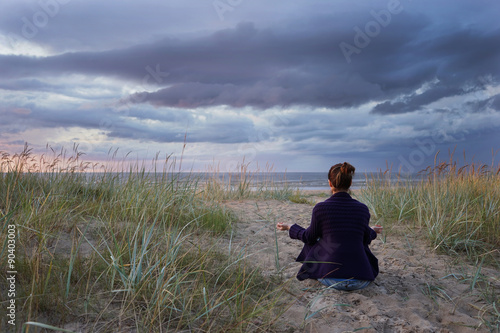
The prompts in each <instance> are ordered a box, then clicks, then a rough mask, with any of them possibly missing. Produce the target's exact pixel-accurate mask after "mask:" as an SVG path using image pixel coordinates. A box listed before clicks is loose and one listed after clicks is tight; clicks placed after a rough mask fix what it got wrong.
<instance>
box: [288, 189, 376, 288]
mask: <svg viewBox="0 0 500 333" xmlns="http://www.w3.org/2000/svg"><path fill="white" fill-rule="evenodd" d="M369 221H370V213H369V211H368V207H366V205H365V204H363V203H361V202H359V201H357V200H355V199H353V198H351V196H350V195H349V194H348V193H347V192H337V193H335V194H334V195H332V196H331V197H330V198H328V199H327V200H325V201H323V202H320V203H318V204H317V205H316V206H314V209H313V212H312V218H311V225H310V226H309V227H308V228H307V229H304V228H302V227H301V226H299V225H297V224H294V225H292V226H291V227H290V237H291V238H293V239H300V240H301V241H302V242H304V247H303V249H302V251H301V252H300V254H299V256H298V257H297V261H299V262H302V263H303V265H302V267H301V268H300V270H299V273H298V274H297V279H299V280H305V279H320V278H340V279H359V280H369V281H373V280H374V279H375V277H376V276H377V275H378V272H379V269H378V260H377V258H376V257H375V256H374V255H373V254H372V252H371V251H370V249H369V248H368V245H369V244H370V243H371V241H372V239H375V238H376V237H377V234H376V233H375V231H374V230H373V229H372V228H370V227H369V226H368V223H369Z"/></svg>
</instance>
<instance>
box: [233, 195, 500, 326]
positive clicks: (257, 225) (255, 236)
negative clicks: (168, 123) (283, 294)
mask: <svg viewBox="0 0 500 333" xmlns="http://www.w3.org/2000/svg"><path fill="white" fill-rule="evenodd" d="M324 199H325V198H324V197H313V198H312V200H313V201H316V202H319V201H323V200H324ZM224 204H225V206H226V207H228V208H229V209H231V210H232V211H233V212H234V213H235V214H236V215H237V216H238V218H239V221H240V222H239V223H238V224H237V227H236V234H235V235H234V236H233V239H232V244H233V245H234V246H239V247H241V248H243V246H244V247H245V251H247V253H248V254H252V253H256V254H255V255H254V256H251V258H252V259H251V260H253V261H254V262H255V264H256V265H258V266H259V267H261V268H262V270H263V271H264V274H267V275H273V274H274V275H276V274H278V275H280V274H281V276H282V277H283V278H284V279H285V280H286V281H287V282H288V290H289V294H290V299H289V302H290V303H289V304H292V305H291V306H290V307H289V308H288V310H287V311H286V312H285V313H284V314H283V316H282V318H281V319H282V322H281V323H280V326H279V327H280V330H281V331H283V332H352V331H361V332H415V333H417V332H418V333H420V332H422V333H423V332H454V333H455V332H456V333H460V332H490V329H488V328H487V327H486V326H485V325H484V324H482V321H481V316H483V315H484V311H482V309H483V310H484V308H485V307H486V304H483V303H481V301H479V298H478V297H477V293H478V291H476V290H472V291H471V288H470V286H471V279H468V277H472V276H474V274H475V272H476V268H475V267H473V266H467V267H464V265H463V264H462V265H460V266H457V265H454V264H453V262H452V258H450V257H449V256H445V255H439V254H437V253H435V251H433V249H432V248H430V247H429V246H427V245H426V244H425V241H423V240H422V239H421V238H419V237H418V230H417V231H413V232H410V231H409V229H408V228H407V227H404V226H396V227H394V228H391V229H390V230H389V229H387V228H386V230H385V231H384V233H385V234H382V235H379V237H378V238H377V239H376V240H374V241H373V242H372V245H371V249H372V251H373V252H374V254H375V255H376V256H377V257H378V259H379V262H380V275H379V276H378V277H377V279H376V280H375V282H374V283H372V284H371V285H370V286H369V287H368V288H366V289H364V290H360V291H354V292H343V291H336V290H330V289H325V288H324V287H322V285H321V284H319V283H318V282H316V281H311V280H308V281H306V282H300V281H298V280H296V279H295V274H296V273H297V271H298V269H299V267H300V264H299V263H296V262H295V258H296V256H297V255H298V253H299V251H300V249H301V247H302V244H301V243H300V242H299V241H296V240H292V239H290V238H289V236H288V233H287V232H278V234H277V244H278V248H279V252H278V253H279V267H278V265H277V263H276V235H275V227H274V226H275V224H276V222H279V221H282V222H290V223H298V224H300V225H302V226H304V227H307V225H308V224H309V221H310V214H311V210H312V206H311V205H307V204H295V203H291V202H283V201H276V200H267V201H255V200H242V201H228V202H225V203H224ZM257 252H259V253H258V254H257ZM482 269H483V270H482V272H484V273H486V274H485V275H486V276H488V277H490V278H489V279H490V282H491V283H493V284H494V285H496V286H497V287H500V274H499V272H496V271H493V270H488V269H487V268H482ZM278 270H279V273H278Z"/></svg>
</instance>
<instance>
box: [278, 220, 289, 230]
mask: <svg viewBox="0 0 500 333" xmlns="http://www.w3.org/2000/svg"><path fill="white" fill-rule="evenodd" d="M276 229H278V230H281V231H287V230H290V225H288V224H286V223H283V222H278V224H276Z"/></svg>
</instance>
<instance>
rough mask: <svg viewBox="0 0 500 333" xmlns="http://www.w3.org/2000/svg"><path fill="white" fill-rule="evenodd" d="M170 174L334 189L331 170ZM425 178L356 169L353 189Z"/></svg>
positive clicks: (184, 178)
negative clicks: (330, 184)
mask: <svg viewBox="0 0 500 333" xmlns="http://www.w3.org/2000/svg"><path fill="white" fill-rule="evenodd" d="M86 176H87V180H88V181H89V182H95V181H96V180H97V179H99V178H101V177H102V173H88V174H87V175H86ZM116 176H117V178H119V179H120V180H121V181H126V179H127V178H128V177H129V174H128V173H117V174H116ZM144 176H145V177H147V178H148V179H150V181H151V182H152V183H154V182H158V181H162V180H163V179H164V176H165V175H163V174H154V173H149V174H148V173H145V174H144ZM167 176H168V178H169V179H170V178H171V177H175V178H176V179H177V180H179V181H181V182H182V181H189V182H193V180H197V182H196V183H198V184H200V183H201V184H203V183H205V182H206V181H207V180H213V179H216V180H217V181H218V182H220V183H222V184H224V185H226V186H234V187H238V185H239V184H240V183H241V182H243V181H245V182H248V183H249V187H250V189H252V188H254V189H257V188H262V187H267V188H282V187H288V188H291V189H299V190H324V191H329V190H330V187H329V185H328V174H327V172H247V173H244V174H240V173H238V172H231V173H230V172H217V173H212V172H177V173H175V172H172V173H169V174H167ZM421 179H422V176H421V175H418V174H411V175H410V174H408V175H401V174H388V173H356V174H355V175H354V177H353V181H352V185H351V189H353V190H356V189H361V188H363V187H365V186H366V185H367V183H368V182H370V181H372V180H383V181H384V182H390V183H391V184H396V183H397V182H398V181H400V182H404V183H407V182H415V181H420V180H421Z"/></svg>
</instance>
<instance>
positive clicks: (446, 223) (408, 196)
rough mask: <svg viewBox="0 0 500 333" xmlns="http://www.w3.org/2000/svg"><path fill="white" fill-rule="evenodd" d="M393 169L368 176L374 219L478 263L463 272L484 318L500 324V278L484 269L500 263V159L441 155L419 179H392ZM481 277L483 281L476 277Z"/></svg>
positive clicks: (367, 198)
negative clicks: (460, 158)
mask: <svg viewBox="0 0 500 333" xmlns="http://www.w3.org/2000/svg"><path fill="white" fill-rule="evenodd" d="M390 172H391V170H390V169H388V170H386V171H384V172H381V173H380V174H379V176H378V177H373V178H371V179H368V180H367V186H366V187H365V188H363V189H362V190H360V192H359V193H358V196H359V198H360V200H362V201H363V202H364V203H366V204H367V205H368V206H369V208H370V211H371V213H372V220H373V221H374V222H375V223H379V224H382V225H383V226H384V227H385V229H386V232H390V231H391V230H392V229H398V228H399V230H405V231H403V232H404V233H414V234H417V233H418V234H419V235H421V236H423V237H424V238H425V239H426V240H427V241H428V243H429V245H430V246H431V247H432V248H433V249H435V250H436V251H440V252H442V253H446V254H448V255H450V256H451V257H452V258H454V260H455V262H457V263H458V264H459V266H460V265H465V264H468V265H469V266H473V267H475V268H474V269H473V271H472V272H470V270H469V271H467V272H466V271H464V272H463V273H462V274H451V275H452V276H455V277H456V276H460V279H461V280H462V281H463V282H464V283H470V286H471V291H474V292H477V294H478V297H479V299H481V300H482V301H483V302H484V304H485V305H484V306H483V307H482V308H481V309H478V310H480V315H481V318H482V319H483V322H484V324H485V325H486V326H489V327H490V328H491V329H497V330H498V329H499V328H500V312H499V311H498V310H499V306H500V288H499V285H498V281H497V280H496V279H495V278H494V277H493V278H491V277H488V276H485V275H484V274H483V272H482V271H481V269H482V267H483V266H485V265H489V266H491V267H493V268H494V269H496V270H499V269H500V165H495V164H493V163H492V164H491V165H484V164H476V163H470V164H466V165H462V166H461V167H459V166H458V163H457V161H456V160H454V158H453V154H450V158H449V160H446V161H438V154H436V157H435V163H434V165H433V166H429V167H427V168H426V169H424V170H422V171H421V179H420V180H419V181H415V180H405V181H401V180H396V181H393V180H391V177H389V176H388V175H389V173H390ZM479 280H481V283H477V282H478V281H479Z"/></svg>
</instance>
